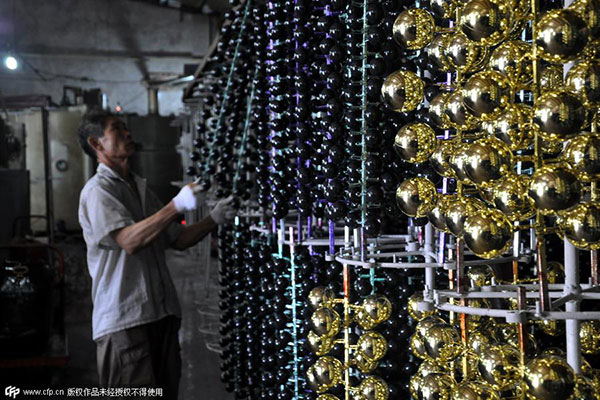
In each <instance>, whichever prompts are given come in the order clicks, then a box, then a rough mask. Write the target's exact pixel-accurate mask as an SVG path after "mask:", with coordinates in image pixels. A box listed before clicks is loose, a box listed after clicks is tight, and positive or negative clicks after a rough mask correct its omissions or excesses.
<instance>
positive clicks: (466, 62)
mask: <svg viewBox="0 0 600 400" xmlns="http://www.w3.org/2000/svg"><path fill="white" fill-rule="evenodd" d="M445 45H446V47H445V49H444V55H445V56H446V61H447V62H448V64H449V66H450V67H449V68H446V69H453V70H456V71H459V72H461V73H468V72H475V71H477V70H479V69H481V67H482V66H483V65H484V64H485V63H486V61H487V56H488V53H487V48H486V47H485V46H481V45H479V44H477V43H475V42H472V41H470V40H469V39H468V38H467V36H466V35H465V34H464V33H462V32H456V33H454V34H453V35H450V36H448V38H447V39H446V41H445Z"/></svg>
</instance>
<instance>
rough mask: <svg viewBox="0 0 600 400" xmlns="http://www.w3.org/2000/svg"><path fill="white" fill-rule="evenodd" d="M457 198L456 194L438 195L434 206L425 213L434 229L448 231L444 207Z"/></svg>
mask: <svg viewBox="0 0 600 400" xmlns="http://www.w3.org/2000/svg"><path fill="white" fill-rule="evenodd" d="M456 199H457V195H452V194H442V195H439V200H438V202H437V204H436V206H435V207H434V208H433V209H432V210H431V211H430V212H428V213H427V218H428V219H429V222H431V224H432V225H433V227H434V228H435V229H437V230H438V231H442V232H447V233H448V232H450V231H449V230H448V227H447V226H446V209H447V208H448V204H450V202H452V201H455V200H456Z"/></svg>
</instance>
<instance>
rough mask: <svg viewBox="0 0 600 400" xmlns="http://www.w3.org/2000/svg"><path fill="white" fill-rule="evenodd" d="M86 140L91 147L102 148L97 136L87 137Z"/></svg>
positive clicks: (97, 149)
mask: <svg viewBox="0 0 600 400" xmlns="http://www.w3.org/2000/svg"><path fill="white" fill-rule="evenodd" d="M87 142H88V144H89V145H90V147H91V148H92V149H94V150H96V151H99V150H102V143H100V140H99V138H97V137H96V136H90V137H88V138H87Z"/></svg>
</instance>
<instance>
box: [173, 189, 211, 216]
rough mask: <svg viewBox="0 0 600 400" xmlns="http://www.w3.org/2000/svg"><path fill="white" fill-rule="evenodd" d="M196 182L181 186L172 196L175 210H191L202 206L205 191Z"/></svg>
mask: <svg viewBox="0 0 600 400" xmlns="http://www.w3.org/2000/svg"><path fill="white" fill-rule="evenodd" d="M201 189H202V186H200V185H199V184H197V183H188V184H187V185H185V186H184V187H182V188H181V190H180V191H179V193H177V196H175V197H173V204H175V209H176V210H177V212H180V213H181V212H184V211H193V210H195V209H197V208H198V207H202V205H203V204H204V202H205V200H206V192H204V191H202V190H201Z"/></svg>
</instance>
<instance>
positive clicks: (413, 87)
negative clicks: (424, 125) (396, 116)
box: [381, 70, 425, 112]
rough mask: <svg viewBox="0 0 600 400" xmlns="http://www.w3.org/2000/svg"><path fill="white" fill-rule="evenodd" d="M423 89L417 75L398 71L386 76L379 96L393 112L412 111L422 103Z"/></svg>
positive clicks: (422, 84)
mask: <svg viewBox="0 0 600 400" xmlns="http://www.w3.org/2000/svg"><path fill="white" fill-rule="evenodd" d="M424 87H425V84H424V83H423V81H422V80H421V78H419V77H418V76H417V74H415V73H414V72H410V71H402V70H400V71H396V72H393V73H391V74H390V75H388V77H387V78H386V79H385V81H384V82H383V85H382V86H381V94H382V96H383V100H384V101H385V102H386V104H388V105H389V106H390V107H391V108H392V109H393V110H394V111H397V112H406V111H413V110H414V109H415V108H417V106H418V105H419V104H420V103H421V101H423V89H424Z"/></svg>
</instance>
